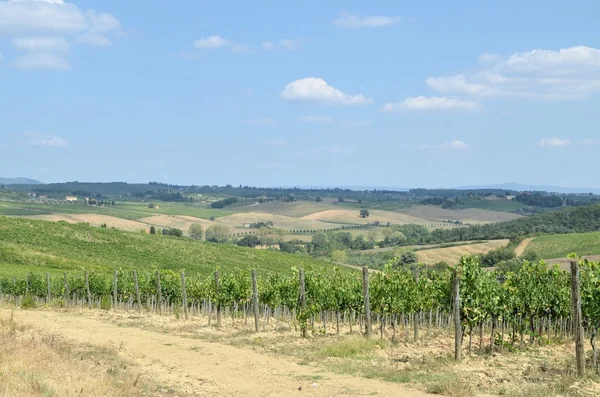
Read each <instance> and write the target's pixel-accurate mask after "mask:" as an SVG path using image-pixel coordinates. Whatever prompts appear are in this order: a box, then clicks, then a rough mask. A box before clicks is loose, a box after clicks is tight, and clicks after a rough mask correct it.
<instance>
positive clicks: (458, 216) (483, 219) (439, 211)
mask: <svg viewBox="0 0 600 397" xmlns="http://www.w3.org/2000/svg"><path fill="white" fill-rule="evenodd" d="M396 212H398V213H401V214H406V215H410V216H414V217H416V218H422V219H426V220H428V221H435V222H439V221H442V220H452V221H461V222H464V223H489V222H503V221H510V220H513V219H517V218H521V215H517V214H512V213H508V212H500V211H490V210H482V209H476V208H467V209H460V210H450V209H444V208H440V207H437V206H433V205H415V206H411V207H408V208H402V209H399V210H397V211H396Z"/></svg>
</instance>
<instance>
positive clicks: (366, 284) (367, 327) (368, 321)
mask: <svg viewBox="0 0 600 397" xmlns="http://www.w3.org/2000/svg"><path fill="white" fill-rule="evenodd" d="M362 274H363V299H364V302H365V336H366V337H367V338H369V337H371V303H370V302H369V269H368V268H367V267H366V266H363V268H362Z"/></svg>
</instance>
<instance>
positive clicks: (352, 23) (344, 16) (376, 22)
mask: <svg viewBox="0 0 600 397" xmlns="http://www.w3.org/2000/svg"><path fill="white" fill-rule="evenodd" d="M400 22H402V18H400V17H389V16H364V17H359V16H357V15H353V14H350V13H348V12H342V13H340V16H339V17H337V18H336V19H335V20H334V21H333V23H334V24H335V25H336V26H338V27H340V28H346V29H360V28H382V27H385V26H391V25H396V24H398V23H400Z"/></svg>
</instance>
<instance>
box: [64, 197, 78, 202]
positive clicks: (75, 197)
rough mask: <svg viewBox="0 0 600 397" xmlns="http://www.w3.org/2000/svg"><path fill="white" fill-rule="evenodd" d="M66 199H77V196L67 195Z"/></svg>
mask: <svg viewBox="0 0 600 397" xmlns="http://www.w3.org/2000/svg"><path fill="white" fill-rule="evenodd" d="M65 200H67V201H77V196H67V197H65Z"/></svg>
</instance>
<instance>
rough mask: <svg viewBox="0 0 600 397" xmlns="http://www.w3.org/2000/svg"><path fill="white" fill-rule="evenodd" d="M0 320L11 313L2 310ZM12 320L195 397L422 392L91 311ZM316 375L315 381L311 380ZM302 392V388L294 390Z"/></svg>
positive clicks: (19, 314) (414, 396)
mask: <svg viewBox="0 0 600 397" xmlns="http://www.w3.org/2000/svg"><path fill="white" fill-rule="evenodd" d="M0 313H2V316H3V317H7V316H10V315H11V310H9V309H1V310H0ZM14 316H15V319H16V320H17V321H20V322H23V323H27V324H31V325H33V326H34V327H36V328H38V329H41V330H43V331H44V332H46V333H50V334H56V335H60V336H62V337H64V338H67V339H70V340H72V341H74V342H78V343H86V344H91V345H97V346H103V347H105V346H109V347H113V348H114V349H115V350H116V351H118V354H119V355H120V356H122V357H124V358H125V359H127V360H128V361H130V362H131V364H132V365H133V367H134V368H133V369H132V368H131V367H130V369H132V370H135V371H137V372H139V373H140V374H141V377H142V378H144V377H146V378H149V379H153V380H154V381H156V382H159V383H163V384H167V385H171V386H173V387H175V388H177V389H179V390H180V391H181V392H184V393H186V394H188V395H198V396H294V395H297V396H338V395H344V396H367V395H369V396H370V395H377V396H399V397H402V396H411V397H421V396H425V395H426V394H424V393H422V392H419V391H418V390H414V389H409V388H406V387H405V386H403V385H399V384H392V383H386V382H384V381H380V380H373V379H365V378H360V377H354V376H346V375H338V374H334V373H330V372H327V371H325V370H323V369H322V368H319V367H317V366H311V365H300V364H298V363H296V362H295V361H294V360H293V359H290V358H287V357H276V356H272V355H267V354H264V353H258V352H255V351H253V350H251V349H249V348H248V349H246V348H237V347H232V346H229V345H224V344H219V343H211V342H208V341H203V340H198V339H191V338H185V337H181V336H175V335H170V334H166V333H159V332H155V331H150V330H145V329H142V328H135V327H120V326H118V325H117V324H114V323H111V322H108V320H106V319H101V318H99V317H97V316H96V317H94V314H93V312H87V311H81V312H79V311H72V312H56V311H41V310H33V311H20V310H16V311H15V312H14ZM315 377H319V380H317V381H313V380H312V379H314V378H315ZM315 382H316V383H315ZM299 388H301V390H299Z"/></svg>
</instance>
